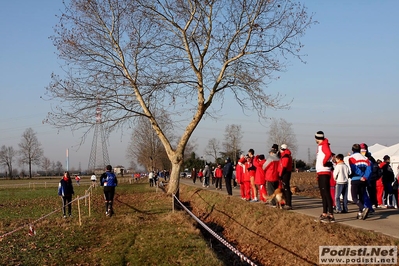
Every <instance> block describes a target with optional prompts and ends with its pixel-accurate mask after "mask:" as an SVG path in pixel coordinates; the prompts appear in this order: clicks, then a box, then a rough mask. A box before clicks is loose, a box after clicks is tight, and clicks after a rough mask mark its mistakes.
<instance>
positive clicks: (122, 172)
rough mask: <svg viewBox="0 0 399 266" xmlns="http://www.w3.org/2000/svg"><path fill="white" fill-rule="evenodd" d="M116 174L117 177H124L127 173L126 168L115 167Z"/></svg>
mask: <svg viewBox="0 0 399 266" xmlns="http://www.w3.org/2000/svg"><path fill="white" fill-rule="evenodd" d="M114 173H115V174H116V175H121V176H123V175H124V174H125V173H126V172H125V167H123V166H122V165H117V166H115V167H114Z"/></svg>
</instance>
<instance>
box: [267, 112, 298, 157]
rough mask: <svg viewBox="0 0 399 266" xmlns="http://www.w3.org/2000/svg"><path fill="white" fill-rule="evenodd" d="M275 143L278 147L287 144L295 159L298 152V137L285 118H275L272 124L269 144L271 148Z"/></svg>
mask: <svg viewBox="0 0 399 266" xmlns="http://www.w3.org/2000/svg"><path fill="white" fill-rule="evenodd" d="M274 143H276V144H278V145H281V144H287V145H288V149H289V150H290V151H291V152H292V154H293V157H294V158H295V154H296V153H297V151H298V148H297V141H296V136H295V133H294V130H293V129H292V124H291V123H288V122H287V121H286V120H284V119H283V118H280V119H276V118H273V119H272V123H271V124H270V130H269V138H268V144H269V146H270V147H271V146H272V145H273V144H274Z"/></svg>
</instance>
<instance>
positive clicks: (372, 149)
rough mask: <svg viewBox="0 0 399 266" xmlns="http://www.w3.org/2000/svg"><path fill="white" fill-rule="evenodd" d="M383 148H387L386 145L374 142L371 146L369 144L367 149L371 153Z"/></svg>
mask: <svg viewBox="0 0 399 266" xmlns="http://www.w3.org/2000/svg"><path fill="white" fill-rule="evenodd" d="M385 148H387V146H384V145H381V144H378V143H376V144H374V145H373V146H370V147H369V148H368V150H369V152H370V153H371V154H374V153H375V152H379V151H380V150H382V149H385Z"/></svg>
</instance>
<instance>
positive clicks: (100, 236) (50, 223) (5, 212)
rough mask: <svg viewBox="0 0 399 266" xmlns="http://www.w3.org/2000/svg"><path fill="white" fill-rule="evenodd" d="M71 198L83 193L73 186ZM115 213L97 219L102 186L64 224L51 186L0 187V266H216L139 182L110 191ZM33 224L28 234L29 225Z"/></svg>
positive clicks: (179, 217)
mask: <svg viewBox="0 0 399 266" xmlns="http://www.w3.org/2000/svg"><path fill="white" fill-rule="evenodd" d="M74 188H75V196H76V195H78V194H79V195H80V196H83V195H84V192H85V189H87V186H86V187H83V186H80V187H77V186H75V187H74ZM116 194H117V195H116V196H115V203H114V208H115V215H114V216H113V217H106V216H105V207H104V202H103V195H102V188H101V187H99V188H96V189H93V194H92V196H91V201H90V205H91V216H90V217H89V215H88V203H87V204H86V205H85V204H84V200H81V201H80V207H81V215H82V225H81V226H80V225H79V220H78V209H77V201H75V202H74V203H73V206H72V215H73V217H72V218H67V219H64V218H62V215H61V214H62V213H61V204H62V203H61V200H60V198H59V196H57V190H56V188H55V187H53V188H37V187H36V188H35V189H28V188H26V187H24V188H7V189H2V188H0V202H1V207H0V208H1V209H0V235H3V234H5V233H7V232H11V231H13V230H16V229H18V228H22V229H20V230H17V231H16V232H14V233H12V234H11V235H7V236H5V237H4V238H0V241H1V242H0V243H1V245H0V253H1V254H2V256H1V257H0V265H224V264H223V262H222V261H221V260H220V258H218V257H217V255H216V254H215V253H214V251H213V250H212V249H211V248H210V247H209V244H208V242H207V241H206V240H205V239H204V238H203V236H202V234H201V232H200V230H198V229H197V228H196V225H195V223H194V222H193V220H192V219H191V218H190V217H189V216H187V215H186V214H185V213H184V212H179V211H177V212H172V200H171V198H170V197H167V196H166V194H165V193H163V192H162V191H161V190H158V192H156V191H155V188H150V187H149V186H148V184H147V183H135V184H121V185H120V186H118V187H117V188H116ZM57 209H59V211H57V212H55V213H54V214H52V215H49V216H48V217H46V218H44V219H41V220H40V221H38V222H37V223H36V224H34V227H35V229H36V235H35V236H29V235H28V231H29V226H28V224H29V223H32V222H33V221H35V220H37V219H39V218H40V217H43V216H44V215H47V214H49V213H51V212H53V211H54V210H57Z"/></svg>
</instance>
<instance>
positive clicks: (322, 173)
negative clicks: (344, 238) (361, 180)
mask: <svg viewBox="0 0 399 266" xmlns="http://www.w3.org/2000/svg"><path fill="white" fill-rule="evenodd" d="M315 140H316V143H317V154H316V172H317V182H318V185H319V190H320V196H321V202H322V205H323V213H322V214H321V215H320V217H319V218H318V219H316V221H319V222H323V223H331V222H332V223H334V222H335V218H334V210H333V200H332V197H331V192H330V180H331V171H332V165H333V163H332V162H331V158H332V156H331V155H332V152H331V149H330V143H329V142H328V139H327V138H325V137H324V133H323V131H317V132H316V134H315Z"/></svg>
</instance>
